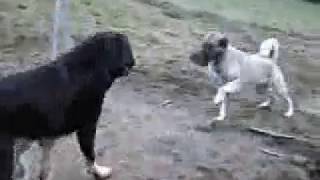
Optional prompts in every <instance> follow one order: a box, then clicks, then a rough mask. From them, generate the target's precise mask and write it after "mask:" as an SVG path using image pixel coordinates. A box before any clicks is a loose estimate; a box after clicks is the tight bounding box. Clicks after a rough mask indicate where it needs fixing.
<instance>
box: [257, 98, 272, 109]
mask: <svg viewBox="0 0 320 180" xmlns="http://www.w3.org/2000/svg"><path fill="white" fill-rule="evenodd" d="M270 103H271V101H270V100H269V99H268V100H266V101H264V102H262V103H260V104H259V105H258V108H265V107H268V106H270Z"/></svg>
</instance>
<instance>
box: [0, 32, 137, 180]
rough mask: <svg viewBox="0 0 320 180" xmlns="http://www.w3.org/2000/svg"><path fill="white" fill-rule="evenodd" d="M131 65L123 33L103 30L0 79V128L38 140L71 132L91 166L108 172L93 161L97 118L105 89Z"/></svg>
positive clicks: (105, 173)
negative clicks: (52, 57)
mask: <svg viewBox="0 0 320 180" xmlns="http://www.w3.org/2000/svg"><path fill="white" fill-rule="evenodd" d="M134 65H135V60H134V58H133V54H132V49H131V46H130V43H129V41H128V38H127V36H126V35H123V34H120V33H113V32H102V33H97V34H95V35H93V36H92V37H90V38H88V39H87V40H85V41H84V42H83V43H81V44H80V45H79V46H76V47H75V48H74V49H73V50H71V51H70V52H68V53H66V54H63V55H61V56H60V57H58V59H57V61H55V62H53V63H51V64H48V65H45V66H42V67H39V68H37V69H35V70H31V71H28V72H23V73H19V74H16V75H13V76H9V77H7V78H4V79H2V80H1V81H0V122H1V123H0V133H1V134H3V135H10V136H12V137H23V138H29V139H32V140H41V139H44V138H45V139H54V138H57V137H60V136H63V135H67V134H70V133H73V132H76V134H77V138H78V142H79V144H80V148H81V151H82V153H83V154H84V156H85V157H86V160H87V161H88V165H89V168H91V170H92V172H93V173H94V174H96V175H98V176H100V177H102V178H103V177H106V176H109V175H110V174H111V169H110V168H107V167H102V166H98V165H97V164H96V163H95V153H94V138H95V133H96V125H97V120H98V118H99V115H100V112H101V107H102V103H103V99H104V94H105V92H106V91H107V90H108V89H109V88H110V87H111V85H112V83H113V82H114V80H115V79H116V78H118V77H120V76H124V75H127V74H128V71H129V70H130V69H131V68H132V67H133V66H134ZM44 158H48V157H44ZM45 162H46V160H45ZM46 170H47V169H46ZM42 173H44V174H43V177H42V178H44V179H46V178H47V176H48V172H42Z"/></svg>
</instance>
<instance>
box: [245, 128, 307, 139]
mask: <svg viewBox="0 0 320 180" xmlns="http://www.w3.org/2000/svg"><path fill="white" fill-rule="evenodd" d="M248 131H250V132H253V133H257V134H262V135H267V136H271V137H274V138H284V139H294V140H301V139H300V138H298V137H296V136H291V135H287V134H282V133H277V132H274V131H271V130H266V129H260V128H256V127H249V128H248Z"/></svg>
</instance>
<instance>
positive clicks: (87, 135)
mask: <svg viewBox="0 0 320 180" xmlns="http://www.w3.org/2000/svg"><path fill="white" fill-rule="evenodd" d="M95 135H96V123H93V124H90V125H87V126H84V127H83V128H82V129H81V130H79V131H78V132H77V137H78V141H79V144H80V148H81V151H82V153H83V154H84V156H85V158H86V161H87V165H88V168H89V171H90V172H91V173H93V174H94V175H96V176H98V177H99V178H107V177H109V176H111V171H112V170H111V168H109V167H104V166H99V165H98V164H97V162H96V159H95V152H94V141H95Z"/></svg>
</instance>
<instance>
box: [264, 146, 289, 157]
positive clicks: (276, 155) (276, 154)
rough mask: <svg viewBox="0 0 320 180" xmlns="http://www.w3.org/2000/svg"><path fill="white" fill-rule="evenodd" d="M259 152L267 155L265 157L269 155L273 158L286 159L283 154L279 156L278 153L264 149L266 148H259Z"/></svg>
mask: <svg viewBox="0 0 320 180" xmlns="http://www.w3.org/2000/svg"><path fill="white" fill-rule="evenodd" d="M259 150H260V151H261V152H263V153H264V154H267V155H270V156H275V157H278V158H284V157H286V156H287V155H285V154H280V153H278V152H275V151H271V150H269V149H266V148H259Z"/></svg>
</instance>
